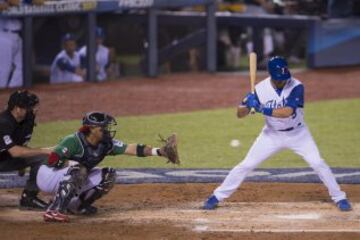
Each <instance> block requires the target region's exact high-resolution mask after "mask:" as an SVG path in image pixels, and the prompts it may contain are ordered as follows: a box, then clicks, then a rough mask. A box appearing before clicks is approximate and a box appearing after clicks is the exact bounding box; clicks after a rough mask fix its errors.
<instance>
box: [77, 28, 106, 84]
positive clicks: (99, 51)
mask: <svg viewBox="0 0 360 240" xmlns="http://www.w3.org/2000/svg"><path fill="white" fill-rule="evenodd" d="M104 39H105V32H104V30H103V29H102V28H101V27H97V28H96V73H97V75H96V78H97V79H96V80H97V81H104V80H106V79H107V69H108V68H109V66H110V51H109V48H107V47H105V46H104V45H103V43H104ZM86 51H87V47H86V46H83V47H82V48H81V49H80V51H79V54H80V58H81V66H82V68H84V69H85V68H87V65H86V53H87V52H86Z"/></svg>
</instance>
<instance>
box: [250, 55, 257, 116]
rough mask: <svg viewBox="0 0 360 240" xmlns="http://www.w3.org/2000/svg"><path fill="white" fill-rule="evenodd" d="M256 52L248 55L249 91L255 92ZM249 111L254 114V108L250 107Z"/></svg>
mask: <svg viewBox="0 0 360 240" xmlns="http://www.w3.org/2000/svg"><path fill="white" fill-rule="evenodd" d="M256 58H257V57H256V53H254V52H252V53H250V56H249V67H250V91H251V93H253V94H254V93H255V81H256V70H257V65H256V61H257V60H256ZM250 113H251V114H254V113H255V109H254V108H251V109H250Z"/></svg>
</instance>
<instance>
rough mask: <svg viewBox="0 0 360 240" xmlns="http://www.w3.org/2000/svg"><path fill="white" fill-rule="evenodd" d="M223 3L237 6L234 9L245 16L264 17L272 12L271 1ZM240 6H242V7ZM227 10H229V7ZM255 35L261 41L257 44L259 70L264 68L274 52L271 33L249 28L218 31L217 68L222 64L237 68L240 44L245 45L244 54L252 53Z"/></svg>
mask: <svg viewBox="0 0 360 240" xmlns="http://www.w3.org/2000/svg"><path fill="white" fill-rule="evenodd" d="M223 2H227V3H228V4H235V5H237V6H238V7H237V8H236V9H238V10H242V11H243V13H245V14H251V15H264V14H268V13H272V12H273V4H272V1H268V0H224V1H223ZM240 4H243V6H241V5H240ZM240 6H241V7H240ZM227 8H228V9H231V6H228V7H227ZM237 12H238V11H237ZM255 34H259V35H260V37H259V40H260V41H261V42H259V43H257V46H258V47H257V50H258V52H259V54H258V61H259V68H264V67H265V66H266V63H267V59H268V58H269V56H270V55H271V54H272V53H273V51H274V43H273V38H272V31H271V30H270V29H269V28H265V29H264V30H261V31H257V32H254V29H253V28H251V27H247V28H241V27H227V28H226V29H220V31H219V42H218V49H219V52H218V53H219V54H218V63H219V65H220V66H219V67H220V68H221V64H224V65H225V66H226V67H227V68H235V69H236V68H239V67H240V55H241V47H242V44H245V52H246V54H248V53H249V52H252V51H254V43H253V40H255V39H254V38H253V36H254V35H255Z"/></svg>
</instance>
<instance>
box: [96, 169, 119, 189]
mask: <svg viewBox="0 0 360 240" xmlns="http://www.w3.org/2000/svg"><path fill="white" fill-rule="evenodd" d="M115 182H116V170H115V169H114V168H110V167H106V168H103V169H102V180H101V182H100V184H99V185H97V186H96V188H97V189H98V190H99V191H101V192H102V194H107V193H108V192H109V191H110V190H111V189H112V188H113V187H114V184H115Z"/></svg>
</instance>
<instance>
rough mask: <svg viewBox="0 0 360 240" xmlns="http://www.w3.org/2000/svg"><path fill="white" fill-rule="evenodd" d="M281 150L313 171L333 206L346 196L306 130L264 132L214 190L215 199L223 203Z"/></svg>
mask: <svg viewBox="0 0 360 240" xmlns="http://www.w3.org/2000/svg"><path fill="white" fill-rule="evenodd" d="M283 149H291V150H293V151H294V152H295V153H296V154H298V155H300V156H301V157H302V158H303V159H304V160H305V161H306V162H307V163H308V164H309V165H310V166H311V168H313V169H314V171H315V172H316V173H317V174H318V176H319V177H320V179H321V181H322V182H323V183H324V184H325V186H326V187H327V189H328V191H329V194H330V196H331V199H332V200H333V201H334V202H338V201H340V200H342V199H345V198H346V194H345V193H344V192H343V191H341V190H340V187H339V185H338V183H337V182H336V179H335V176H334V175H333V173H332V172H331V170H330V168H329V166H328V165H327V164H326V163H325V162H324V160H323V159H322V158H321V156H320V153H319V150H318V148H317V146H316V143H315V142H314V139H313V138H312V136H311V133H310V132H309V129H308V128H307V126H303V127H300V128H298V129H295V130H292V131H288V132H281V131H275V130H271V129H269V128H264V129H263V130H262V132H261V133H260V135H259V136H258V137H257V139H256V140H255V142H254V144H253V145H252V147H251V148H250V150H249V152H248V154H247V155H246V157H245V159H244V160H243V161H242V162H241V163H240V164H238V165H237V166H235V167H234V168H233V169H232V170H231V171H230V172H229V174H228V175H227V176H226V178H225V180H224V181H223V183H222V184H221V185H220V186H219V187H218V188H217V189H215V191H214V195H215V196H216V198H217V199H218V200H219V201H222V200H224V199H225V198H228V197H230V195H231V194H232V193H233V192H234V191H235V190H236V189H237V188H238V187H239V186H240V184H241V183H242V182H243V181H244V179H245V177H246V176H247V175H248V174H249V173H250V172H251V171H252V170H253V169H255V168H256V166H258V165H259V164H261V163H262V162H263V161H265V160H266V159H267V158H269V157H270V156H271V155H273V154H275V153H277V152H279V151H280V150H283Z"/></svg>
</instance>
